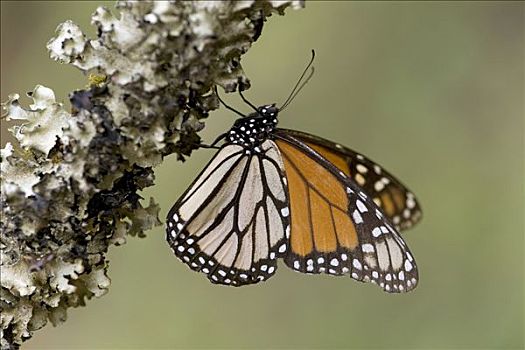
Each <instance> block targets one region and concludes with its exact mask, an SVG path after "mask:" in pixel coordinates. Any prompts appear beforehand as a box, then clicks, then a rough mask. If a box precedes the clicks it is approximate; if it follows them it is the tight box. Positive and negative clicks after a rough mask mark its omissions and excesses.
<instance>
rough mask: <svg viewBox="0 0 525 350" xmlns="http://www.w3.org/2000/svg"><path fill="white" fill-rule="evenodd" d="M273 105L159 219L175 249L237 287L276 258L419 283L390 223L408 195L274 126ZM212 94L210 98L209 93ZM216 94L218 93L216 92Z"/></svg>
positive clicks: (403, 214)
mask: <svg viewBox="0 0 525 350" xmlns="http://www.w3.org/2000/svg"><path fill="white" fill-rule="evenodd" d="M313 58H314V52H312V60H311V61H310V63H309V65H308V66H307V68H306V69H305V71H304V72H303V75H301V78H300V79H299V82H298V83H297V85H296V86H295V88H294V89H293V90H292V93H291V94H290V96H289V97H288V99H287V100H286V101H285V102H284V104H283V105H282V107H280V108H278V107H276V105H275V104H271V105H264V106H261V107H255V106H254V105H253V104H251V103H250V102H249V101H247V100H246V98H245V97H244V96H243V94H242V92H240V95H241V97H242V99H243V100H244V101H245V102H246V103H247V104H248V105H250V106H251V107H252V108H254V109H255V112H254V113H251V114H249V115H247V116H245V115H243V114H241V113H240V112H238V111H236V110H234V109H233V108H231V107H229V106H228V105H226V104H225V103H224V102H223V101H222V100H221V102H222V103H223V104H224V105H225V107H226V108H228V109H231V110H232V111H234V112H235V113H237V114H240V115H241V118H239V119H237V120H236V121H235V123H234V124H233V126H232V128H231V129H230V130H229V132H227V133H225V134H223V135H221V136H220V137H219V138H218V140H217V141H216V142H215V143H214V144H216V143H217V142H218V141H222V140H224V142H223V144H222V146H220V147H218V148H219V150H218V152H217V153H216V154H215V156H214V157H213V159H212V160H211V161H210V162H209V163H208V165H207V166H206V167H205V168H204V170H203V171H202V172H201V173H200V175H199V176H198V177H197V178H196V179H195V181H194V182H193V183H192V184H191V185H190V187H189V188H188V189H187V190H186V192H185V193H184V194H183V195H182V196H181V198H180V199H179V200H178V201H177V202H176V203H175V204H174V206H173V207H172V208H171V210H170V211H169V213H168V216H167V241H168V243H169V245H170V246H171V248H172V250H173V252H174V253H175V255H176V256H177V257H178V258H179V259H180V260H181V261H183V262H184V263H185V264H187V265H188V266H189V267H190V268H191V269H193V270H195V271H198V272H202V273H204V274H206V275H207V277H208V279H209V280H210V281H211V282H212V283H217V284H223V285H229V286H243V285H248V284H253V283H258V282H260V281H264V280H267V279H269V278H270V277H272V276H273V275H274V273H275V271H276V269H277V260H278V259H284V263H285V264H286V265H287V266H288V267H290V268H291V269H293V270H295V271H298V272H302V273H307V274H319V273H327V274H330V275H335V276H341V275H349V276H351V277H352V278H353V279H355V280H358V281H362V282H372V283H375V284H377V285H379V286H380V287H381V288H382V289H383V290H384V291H386V292H405V291H409V290H411V289H413V288H414V287H415V286H416V285H417V282H418V272H417V267H416V263H415V261H414V258H413V257H412V254H411V253H410V251H409V249H408V247H407V245H406V243H405V241H404V240H403V238H402V237H401V236H400V235H399V230H401V229H405V228H409V227H411V226H412V225H414V224H415V223H416V222H418V221H419V219H420V217H421V210H420V206H419V204H418V202H417V200H416V198H415V197H414V195H413V194H412V192H410V191H409V190H408V189H407V188H406V187H405V186H404V185H402V184H401V182H399V181H398V180H397V179H396V178H394V177H393V176H392V175H390V173H388V172H387V171H386V170H384V169H383V168H382V167H380V166H379V165H377V164H376V163H374V162H372V161H371V160H370V159H368V158H365V157H364V156H363V155H361V154H359V153H357V152H354V151H352V150H350V149H348V148H346V147H343V146H341V145H339V144H336V143H334V142H331V141H328V140H325V139H322V138H320V137H317V136H313V135H310V134H307V133H303V132H300V131H295V130H287V129H280V128H277V123H278V119H277V118H278V113H279V112H280V111H282V110H283V109H284V108H285V107H286V106H287V105H288V104H289V102H290V101H291V100H292V99H293V98H294V97H295V95H296V94H297V93H298V92H299V91H300V89H301V88H302V87H303V86H304V85H305V84H306V82H307V81H308V79H309V78H310V77H311V75H312V73H313V69H312V70H311V73H310V75H309V77H308V78H307V79H306V80H305V81H304V82H303V83H302V85H301V86H300V87H299V88H298V86H299V83H300V82H301V81H302V79H303V77H304V75H305V73H306V71H307V70H308V68H309V67H310V66H311V64H312V61H313ZM217 96H218V95H217ZM219 99H220V98H219Z"/></svg>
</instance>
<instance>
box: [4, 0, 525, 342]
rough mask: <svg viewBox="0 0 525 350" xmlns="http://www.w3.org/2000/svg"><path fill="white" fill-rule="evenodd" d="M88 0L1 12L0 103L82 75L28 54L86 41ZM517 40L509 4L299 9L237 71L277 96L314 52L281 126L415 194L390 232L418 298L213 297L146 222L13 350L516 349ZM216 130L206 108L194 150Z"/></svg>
mask: <svg viewBox="0 0 525 350" xmlns="http://www.w3.org/2000/svg"><path fill="white" fill-rule="evenodd" d="M102 3H103V2H87V1H83V2H76V3H75V2H45V1H39V2H26V1H24V2H4V1H2V3H1V6H2V66H1V72H2V79H1V88H2V92H1V97H2V100H5V99H6V98H7V95H8V94H9V93H11V92H19V93H21V95H23V94H24V93H25V92H26V91H30V90H32V89H33V87H34V85H35V84H38V83H41V84H44V85H47V86H49V87H51V88H53V89H54V90H55V92H56V94H57V98H58V99H59V100H62V101H64V102H65V103H67V93H68V92H69V91H71V90H73V89H75V88H79V87H83V86H84V85H85V84H86V79H85V77H84V76H83V75H81V74H80V73H79V72H78V71H77V70H76V69H75V68H72V67H69V66H61V65H59V64H58V63H55V62H53V61H51V60H50V59H48V54H47V52H46V49H45V44H46V42H47V40H48V39H49V38H50V37H52V36H53V33H54V29H55V28H56V26H57V25H58V23H60V22H62V21H64V20H66V19H72V20H73V21H74V22H76V23H78V24H80V26H81V27H82V28H83V29H84V30H85V32H86V33H87V34H88V35H90V36H93V35H94V34H95V31H94V29H93V28H91V27H90V25H89V21H90V18H89V17H90V14H91V13H92V12H93V11H94V10H95V8H96V7H97V6H98V5H99V4H102ZM104 4H105V5H107V6H112V4H113V3H112V2H105V3H104ZM524 45H525V44H524V3H523V2H521V3H519V2H515V3H504V2H497V3H491V2H482V3H476V2H466V3H440V2H432V3H419V2H406V3H368V2H322V3H321V2H313V1H312V2H309V3H307V6H306V9H305V10H300V11H292V10H288V11H287V15H286V16H284V17H279V16H273V17H272V18H270V19H269V21H268V22H267V25H266V27H265V28H264V31H263V35H262V37H261V38H260V39H259V41H258V42H257V43H256V44H255V45H254V47H253V48H252V50H250V52H249V53H248V54H247V55H246V56H245V57H244V59H243V66H244V68H245V71H246V72H247V74H248V76H249V77H250V78H251V80H252V88H251V89H250V90H249V92H248V93H247V95H248V97H249V98H250V100H252V101H253V102H255V103H256V104H263V103H270V102H281V101H282V100H283V99H284V98H285V97H286V96H287V94H288V93H289V91H290V88H291V87H292V86H293V84H294V83H295V81H296V79H297V78H298V76H299V74H300V73H301V71H302V69H303V68H304V66H305V64H306V62H307V61H308V59H309V57H310V56H309V55H310V49H311V48H315V49H316V51H317V58H316V62H315V67H316V74H315V76H314V78H313V79H312V80H311V81H310V83H309V84H308V86H307V87H306V88H305V89H304V90H303V91H302V92H301V94H300V95H299V96H298V97H297V98H296V100H295V101H294V103H293V104H292V105H291V106H290V107H289V108H288V109H287V110H286V112H285V113H283V115H281V126H283V127H289V128H294V129H299V130H303V131H307V132H311V133H314V134H317V135H320V136H323V137H326V138H329V139H331V140H335V141H337V142H340V143H342V144H345V145H348V146H349V147H351V148H354V149H356V150H359V151H360V152H363V153H364V154H366V155H368V156H369V157H371V158H372V159H374V160H377V161H378V162H379V163H380V164H382V165H384V166H385V167H386V168H387V169H389V170H391V171H392V172H393V173H394V174H396V175H397V176H398V177H399V178H400V179H401V180H402V181H403V182H405V183H406V184H408V185H409V187H410V188H411V189H412V190H413V191H414V192H415V193H416V195H417V196H418V198H419V199H420V201H421V203H422V205H423V209H424V218H423V221H422V223H421V224H420V225H418V226H417V227H416V228H415V229H413V230H411V231H409V232H407V233H406V235H405V237H406V239H407V240H408V243H409V244H410V246H411V249H412V251H413V252H414V255H415V256H416V259H417V261H418V264H419V268H420V278H421V281H420V285H419V287H418V288H417V289H416V290H415V291H414V292H412V293H409V294H404V295H389V294H385V293H383V292H381V291H380V289H379V288H377V287H375V286H373V285H365V284H360V283H356V282H354V281H353V280H351V279H350V278H331V277H328V276H304V275H300V274H297V273H294V272H292V271H291V270H289V269H287V268H284V266H283V265H281V268H280V269H279V271H278V273H277V274H276V275H275V277H274V278H272V279H271V280H270V281H269V282H267V283H263V284H260V285H257V286H251V287H245V288H240V289H237V288H226V287H219V286H214V285H211V284H210V283H209V282H208V281H207V279H206V278H204V276H203V275H200V274H196V273H193V272H191V271H190V270H189V269H188V268H187V267H186V266H185V265H183V264H182V263H180V262H179V261H178V260H177V259H176V258H175V257H174V256H173V255H172V253H171V251H170V249H168V246H167V245H166V243H165V241H164V229H163V228H162V227H158V228H156V229H154V230H152V231H151V232H148V234H147V238H145V239H138V238H130V239H129V240H128V244H126V245H125V246H123V247H113V248H112V249H111V251H110V254H109V257H110V267H109V274H110V276H111V279H112V286H111V288H110V291H109V293H108V294H107V295H106V296H105V297H103V298H101V299H98V300H91V301H89V302H88V306H87V307H85V308H80V309H75V310H70V312H69V319H68V321H67V322H66V323H65V324H64V325H62V326H60V327H57V328H53V327H51V326H49V327H46V328H45V329H44V330H41V331H39V332H37V333H36V335H35V336H34V338H33V339H31V340H30V341H29V342H28V343H27V346H26V347H25V348H26V349H66V348H67V349H80V348H87V349H101V348H266V347H272V348H523V346H524V342H523V333H522V332H523V313H524V303H523V300H524V293H523V291H524V289H523V280H524V278H523V277H524V271H523V270H524V264H523V262H524V260H523V258H524V255H523V251H524V222H523V213H524V196H523V194H524V191H523V190H524V179H525V177H524V172H523V165H524V158H525V157H524V143H523V133H524V127H523V124H524V115H525V113H524V104H523V101H524V62H525V61H524ZM227 100H228V101H230V103H232V104H233V105H236V106H237V107H239V108H240V109H242V110H245V111H248V110H249V109H248V108H247V107H246V106H244V105H242V104H241V103H239V98H238V96H236V95H234V96H233V95H232V96H227ZM23 102H24V103H27V102H29V100H28V99H27V98H23ZM234 118H235V117H234V116H233V115H232V114H231V113H228V112H227V111H224V110H220V111H217V112H214V113H212V115H211V117H210V118H209V120H208V122H207V128H206V129H205V130H204V132H203V136H204V138H205V140H207V141H211V140H213V139H214V137H215V136H216V135H218V134H220V133H221V132H223V131H225V130H226V129H228V128H229V127H230V125H231V124H232V122H233V120H234ZM3 129H5V123H4V125H3ZM4 131H5V130H2V135H3V136H4V137H3V142H5V133H4ZM212 154H213V151H209V150H201V151H198V152H196V153H195V154H194V155H193V156H192V157H191V159H189V160H188V161H187V162H186V163H180V162H177V161H176V160H175V157H170V158H168V159H166V160H165V162H164V163H163V164H162V165H161V166H160V167H158V168H157V169H156V170H155V174H156V177H157V181H156V185H155V186H154V187H153V188H150V189H149V190H148V191H146V192H145V193H144V197H146V198H147V197H149V196H153V197H155V199H156V201H157V202H159V203H160V206H161V208H162V214H161V215H162V218H164V216H165V213H166V212H167V211H168V210H169V209H170V207H171V205H172V204H173V202H174V201H175V200H176V199H177V198H178V196H179V195H180V194H181V193H182V192H183V190H184V189H185V188H186V186H188V184H189V183H190V182H191V180H192V179H193V178H194V177H195V176H196V175H197V173H198V172H199V170H200V169H201V168H202V167H203V166H204V165H205V164H206V162H207V161H208V160H209V159H210V157H211V156H212Z"/></svg>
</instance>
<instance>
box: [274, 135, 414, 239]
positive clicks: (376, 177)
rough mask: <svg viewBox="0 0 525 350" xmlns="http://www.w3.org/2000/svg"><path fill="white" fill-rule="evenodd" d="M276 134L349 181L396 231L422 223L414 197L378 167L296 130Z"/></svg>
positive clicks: (350, 152)
mask: <svg viewBox="0 0 525 350" xmlns="http://www.w3.org/2000/svg"><path fill="white" fill-rule="evenodd" d="M279 130H281V132H282V133H285V134H287V135H291V136H293V137H294V138H296V139H298V140H300V141H302V142H303V143H305V144H307V145H308V146H309V147H311V148H313V149H314V150H315V151H317V152H318V153H319V154H321V155H322V156H323V157H324V158H326V159H327V160H329V161H330V162H331V163H332V164H334V165H335V166H336V167H337V168H339V170H341V171H343V172H344V173H345V174H346V175H347V176H349V177H351V178H352V179H353V180H354V181H355V182H356V183H357V184H358V185H359V186H360V187H361V188H362V189H363V191H364V192H365V193H367V194H369V195H370V196H371V197H372V199H373V201H374V202H375V203H376V204H377V205H378V206H379V207H380V208H381V209H382V210H383V212H384V213H385V215H386V216H387V217H388V218H389V219H390V220H391V221H392V222H393V223H394V225H395V227H396V228H397V229H398V230H404V229H408V228H410V227H412V226H413V225H415V224H416V223H418V222H419V221H420V220H421V217H422V212H421V207H420V205H419V203H418V201H417V199H416V198H415V196H414V194H413V193H412V192H411V191H410V190H408V189H407V188H406V187H405V186H404V185H403V184H402V183H401V182H400V181H399V180H398V179H396V178H395V177H394V176H392V175H391V174H390V173H389V172H388V171H386V170H385V169H383V168H382V167H381V166H379V165H378V164H376V163H374V162H373V161H371V160H370V159H368V158H366V157H364V156H363V155H361V154H359V153H357V152H355V151H353V150H351V149H349V148H346V147H344V146H342V145H339V144H336V143H334V142H332V141H329V140H325V139H322V138H320V137H317V136H314V135H310V134H307V133H304V132H300V131H296V130H287V129H279Z"/></svg>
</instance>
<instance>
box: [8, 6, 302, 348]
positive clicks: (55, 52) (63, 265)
mask: <svg viewBox="0 0 525 350" xmlns="http://www.w3.org/2000/svg"><path fill="white" fill-rule="evenodd" d="M302 5H303V4H302V1H257V2H256V1H193V2H192V1H169V2H168V1H159V2H153V1H140V2H138V1H121V2H118V3H117V9H118V10H119V15H118V16H114V15H113V14H112V13H111V12H110V11H109V10H108V9H105V8H99V9H97V10H96V12H95V13H94V14H93V16H92V23H93V24H94V25H95V26H96V27H97V29H98V33H99V35H98V37H97V38H95V39H89V38H87V37H86V36H85V35H84V34H83V32H82V31H81V30H80V28H79V27H78V26H77V25H75V24H74V23H73V22H71V21H67V22H65V23H63V24H61V25H60V26H59V27H58V28H57V33H56V36H55V37H54V38H53V39H51V40H50V41H49V43H48V49H49V51H50V55H51V57H52V58H53V59H55V60H58V61H60V62H62V63H66V64H71V65H73V66H76V67H78V68H79V69H80V70H81V71H83V72H84V73H85V74H88V75H89V74H93V75H92V76H97V77H101V78H100V79H97V80H96V83H93V79H90V84H89V89H88V90H82V91H76V92H74V93H72V94H71V95H70V99H71V102H72V107H73V109H72V110H71V111H66V110H64V108H63V106H62V105H61V104H59V103H57V102H56V100H55V96H54V93H53V91H52V90H51V89H49V88H46V87H44V86H40V85H39V86H37V87H36V88H35V89H34V91H33V92H32V93H31V94H29V95H30V97H31V98H32V99H33V103H32V104H31V105H30V106H29V108H23V107H22V106H20V105H19V102H18V99H19V96H18V95H16V94H13V95H11V96H10V98H9V100H8V101H7V102H5V103H4V104H2V108H3V110H4V117H5V118H7V119H16V120H17V121H18V122H19V123H20V124H19V125H17V126H15V127H14V128H13V133H14V135H15V137H16V139H17V140H18V144H16V145H11V144H7V145H6V147H5V148H4V149H2V150H1V160H2V163H1V169H0V170H1V171H0V176H1V180H2V183H1V195H0V199H1V203H0V210H1V215H2V220H1V222H0V229H1V231H0V259H1V261H0V262H1V280H0V282H1V287H2V288H1V291H0V311H1V318H0V324H1V328H2V329H1V348H2V349H12V348H17V347H18V346H19V345H20V344H21V343H22V342H23V341H24V340H25V339H28V338H29V337H31V335H32V334H33V332H34V331H35V330H37V329H40V328H42V327H44V326H45V325H46V324H47V323H48V321H50V322H51V323H53V324H55V325H56V324H59V323H61V322H63V321H64V320H65V319H66V311H67V309H68V308H70V307H76V306H82V305H84V304H85V301H86V299H89V298H91V297H93V296H96V297H99V296H102V295H104V294H105V293H106V292H107V290H108V288H109V284H110V280H109V278H108V276H107V274H106V269H107V260H106V253H107V250H108V248H109V246H111V245H122V244H124V243H125V242H126V236H127V235H132V236H134V235H138V236H143V235H144V231H146V230H148V229H149V228H151V227H153V226H155V225H158V224H159V223H160V222H159V219H158V212H159V208H158V206H157V205H156V204H155V202H154V201H153V200H150V202H149V205H148V206H147V207H144V206H143V205H142V204H141V202H140V199H141V198H140V196H139V195H138V192H139V191H140V190H141V189H143V188H145V187H147V186H151V185H152V184H153V180H154V177H153V171H152V167H154V166H155V165H157V164H159V163H160V162H161V161H162V159H163V157H164V156H166V155H168V154H171V153H176V154H178V156H179V158H183V157H184V156H186V155H189V154H190V153H191V151H192V150H193V149H195V148H197V147H198V146H197V145H198V143H199V142H200V138H199V136H198V131H200V130H201V129H202V128H203V127H204V123H203V119H205V118H206V117H207V116H208V112H209V111H211V110H213V109H216V108H217V107H218V101H217V99H216V97H215V96H214V95H213V94H212V93H211V91H212V88H213V87H214V86H215V85H217V84H218V85H220V86H222V87H223V88H224V89H225V90H227V91H234V90H235V89H237V88H238V87H239V86H240V87H241V88H242V89H245V88H247V87H248V86H249V80H248V79H247V77H246V76H245V75H244V73H243V71H242V67H241V65H240V57H241V55H242V54H244V53H245V52H246V51H247V50H248V49H249V48H250V46H251V44H252V43H253V41H255V40H256V39H257V38H258V36H259V35H260V31H261V30H262V26H263V23H264V21H265V18H266V17H267V16H270V15H271V14H272V13H276V12H277V13H280V14H283V11H284V9H285V8H286V7H290V6H291V7H295V8H298V7H302Z"/></svg>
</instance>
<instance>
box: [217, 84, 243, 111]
mask: <svg viewBox="0 0 525 350" xmlns="http://www.w3.org/2000/svg"><path fill="white" fill-rule="evenodd" d="M213 90H214V91H215V95H216V96H217V98H218V99H219V102H220V103H221V104H222V105H223V106H224V107H226V108H227V109H229V110H230V111H232V112H234V113H236V114H238V115H240V116H241V117H243V118H245V117H246V116H245V115H244V114H242V113H241V112H239V111H238V110H236V109H235V108H233V107H230V106H228V105H227V104H226V102H224V101H223V100H222V98H221V97H220V96H219V90H217V86H215V87H214V88H213Z"/></svg>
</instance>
